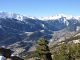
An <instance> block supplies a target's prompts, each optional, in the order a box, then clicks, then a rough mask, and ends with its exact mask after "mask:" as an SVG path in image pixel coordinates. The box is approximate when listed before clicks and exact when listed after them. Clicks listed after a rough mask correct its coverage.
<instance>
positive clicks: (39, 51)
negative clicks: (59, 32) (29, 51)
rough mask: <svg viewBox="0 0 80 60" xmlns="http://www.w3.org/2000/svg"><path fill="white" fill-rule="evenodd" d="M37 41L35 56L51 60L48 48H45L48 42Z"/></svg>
mask: <svg viewBox="0 0 80 60" xmlns="http://www.w3.org/2000/svg"><path fill="white" fill-rule="evenodd" d="M39 41H40V42H38V45H39V46H38V47H37V48H36V51H35V56H37V57H40V58H42V59H43V60H52V58H51V53H50V52H49V51H50V50H49V47H48V46H47V44H48V43H49V42H48V41H47V40H46V39H41V40H39Z"/></svg>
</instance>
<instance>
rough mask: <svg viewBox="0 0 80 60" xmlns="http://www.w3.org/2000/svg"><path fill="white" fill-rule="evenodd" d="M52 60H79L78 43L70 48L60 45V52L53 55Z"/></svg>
mask: <svg viewBox="0 0 80 60" xmlns="http://www.w3.org/2000/svg"><path fill="white" fill-rule="evenodd" d="M53 60H80V43H77V44H74V45H73V46H70V47H67V46H66V45H65V44H62V46H61V50H60V51H57V52H54V53H53Z"/></svg>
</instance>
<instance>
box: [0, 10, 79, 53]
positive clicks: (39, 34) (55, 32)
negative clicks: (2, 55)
mask: <svg viewBox="0 0 80 60" xmlns="http://www.w3.org/2000/svg"><path fill="white" fill-rule="evenodd" d="M79 32H80V16H71V15H64V14H58V15H54V16H50V17H42V18H37V17H34V16H28V15H19V14H15V13H8V12H2V11H0V47H5V48H10V49H12V50H13V51H16V50H17V51H18V50H20V51H19V52H18V54H19V53H20V52H23V51H34V50H35V47H36V46H37V43H38V41H39V39H41V38H45V39H48V40H49V41H50V42H49V46H52V45H54V44H56V43H59V42H61V41H64V40H66V39H68V38H70V37H73V36H76V35H79Z"/></svg>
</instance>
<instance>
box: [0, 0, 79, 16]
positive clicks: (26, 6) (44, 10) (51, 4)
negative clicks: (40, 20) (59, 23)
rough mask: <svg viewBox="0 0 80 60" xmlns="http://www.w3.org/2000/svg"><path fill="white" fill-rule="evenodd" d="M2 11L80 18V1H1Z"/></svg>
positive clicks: (0, 8) (0, 7) (0, 9)
mask: <svg viewBox="0 0 80 60" xmlns="http://www.w3.org/2000/svg"><path fill="white" fill-rule="evenodd" d="M0 11H3V12H9V13H17V14H20V15H33V16H36V17H48V16H53V15H57V14H66V15H73V16H80V0H0Z"/></svg>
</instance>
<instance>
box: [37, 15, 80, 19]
mask: <svg viewBox="0 0 80 60" xmlns="http://www.w3.org/2000/svg"><path fill="white" fill-rule="evenodd" d="M60 18H66V19H67V20H69V19H77V20H80V16H72V15H64V14H58V15H54V16H49V17H43V18H38V19H39V20H56V19H60Z"/></svg>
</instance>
